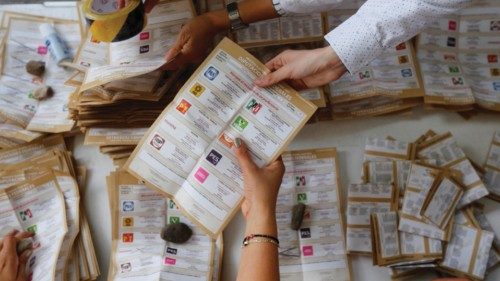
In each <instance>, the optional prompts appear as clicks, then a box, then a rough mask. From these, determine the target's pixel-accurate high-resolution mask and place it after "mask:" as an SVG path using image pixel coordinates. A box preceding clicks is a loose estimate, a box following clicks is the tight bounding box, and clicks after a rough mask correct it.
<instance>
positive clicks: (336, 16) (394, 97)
mask: <svg viewBox="0 0 500 281" xmlns="http://www.w3.org/2000/svg"><path fill="white" fill-rule="evenodd" d="M355 12H356V10H349V9H340V10H335V11H330V12H328V17H327V24H328V27H329V28H328V30H332V29H334V28H336V27H337V26H339V25H340V24H342V23H343V22H344V21H345V20H347V19H348V18H349V17H350V16H351V15H353V14H354V13H355ZM423 95H424V90H423V85H422V81H421V77H420V72H419V69H418V64H417V61H416V55H415V49H414V47H413V44H412V42H411V41H406V42H402V43H400V44H399V45H397V46H396V47H395V48H392V49H388V50H386V51H385V52H383V53H382V54H381V55H380V56H378V57H377V58H376V59H375V60H374V61H372V62H371V63H370V64H369V65H367V66H366V67H364V68H362V69H360V70H359V71H357V72H356V73H350V74H345V75H344V76H342V77H341V78H340V79H338V80H336V81H334V82H331V83H330V84H329V96H328V98H329V101H330V104H331V117H332V119H334V120H339V119H349V118H356V117H367V116H377V115H386V114H390V113H399V112H407V111H408V110H411V108H413V107H415V106H417V105H419V104H421V103H422V102H421V100H422V97H423Z"/></svg>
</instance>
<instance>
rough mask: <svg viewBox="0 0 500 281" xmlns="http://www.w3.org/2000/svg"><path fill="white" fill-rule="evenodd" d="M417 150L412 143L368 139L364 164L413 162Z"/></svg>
mask: <svg viewBox="0 0 500 281" xmlns="http://www.w3.org/2000/svg"><path fill="white" fill-rule="evenodd" d="M414 158H415V148H414V146H413V144H412V143H410V142H405V141H398V140H393V139H387V138H386V139H382V138H373V137H371V138H367V139H366V142H365V152H364V159H363V160H364V162H366V161H384V160H385V161H387V160H412V159H414Z"/></svg>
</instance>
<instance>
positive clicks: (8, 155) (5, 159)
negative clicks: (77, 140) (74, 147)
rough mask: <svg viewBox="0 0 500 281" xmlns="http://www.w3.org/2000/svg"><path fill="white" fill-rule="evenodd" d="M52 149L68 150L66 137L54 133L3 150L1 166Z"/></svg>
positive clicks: (0, 154) (1, 152)
mask: <svg viewBox="0 0 500 281" xmlns="http://www.w3.org/2000/svg"><path fill="white" fill-rule="evenodd" d="M52 149H61V150H66V145H65V143H64V138H63V137H62V136H61V135H52V136H48V137H45V138H41V139H38V140H35V141H33V142H30V143H26V144H22V145H19V146H16V147H13V148H11V149H3V150H1V151H0V167H4V166H5V165H8V164H14V163H19V162H22V161H25V160H28V159H30V158H33V157H36V156H40V155H42V154H44V153H46V152H48V151H50V150H52Z"/></svg>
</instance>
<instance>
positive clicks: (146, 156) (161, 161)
mask: <svg viewBox="0 0 500 281" xmlns="http://www.w3.org/2000/svg"><path fill="white" fill-rule="evenodd" d="M266 72H268V70H267V69H266V68H265V67H264V65H262V64H261V63H260V62H259V61H258V60H257V59H255V58H254V57H252V56H251V55H250V54H249V53H248V52H246V51H244V50H243V49H242V48H241V47H239V46H238V45H236V44H235V43H233V42H232V41H231V40H229V39H224V40H222V42H221V43H220V44H219V45H218V46H217V47H216V48H215V50H214V51H213V52H212V53H211V54H210V55H209V56H208V58H207V59H206V60H205V61H204V62H203V63H202V64H201V66H200V67H199V68H198V69H197V70H196V71H195V72H194V74H193V75H192V76H191V78H190V79H189V80H188V81H187V82H186V83H185V84H184V86H183V87H182V88H181V89H180V91H179V92H178V94H177V96H176V97H175V99H174V100H173V102H172V103H171V104H170V105H169V106H168V107H167V108H166V109H165V110H164V111H163V112H162V114H161V115H160V117H159V118H158V119H157V120H156V121H155V123H154V124H153V126H151V128H150V129H149V130H148V132H147V133H146V135H145V136H144V138H143V139H142V140H141V142H140V143H139V145H138V146H137V148H136V149H135V150H134V153H133V154H132V156H131V157H130V158H129V160H128V161H127V163H126V164H125V166H124V168H125V169H126V170H127V171H129V172H130V173H131V174H132V175H134V176H136V177H137V178H139V179H142V180H144V181H145V182H146V183H147V185H148V186H150V187H153V188H156V189H157V190H160V191H161V192H163V193H164V194H166V195H168V196H170V197H171V198H173V199H174V201H175V202H176V203H177V205H178V206H179V208H180V209H181V210H182V211H183V212H184V214H185V215H186V216H187V217H188V218H190V219H191V220H193V221H194V222H196V223H197V224H198V225H199V226H200V227H201V228H202V229H204V230H205V231H206V232H207V233H208V234H209V235H210V236H212V237H217V235H218V234H220V233H221V231H222V230H223V229H224V227H225V225H226V224H227V223H228V222H229V220H230V219H231V218H232V217H233V216H234V214H235V213H236V212H237V210H238V207H239V204H240V203H241V200H242V194H243V182H242V178H241V170H240V168H239V165H238V162H237V160H236V158H235V155H234V148H233V146H234V138H236V137H239V138H242V139H243V140H244V141H245V143H246V144H247V145H248V147H249V150H250V153H251V155H252V158H253V159H254V161H255V162H256V163H257V164H258V165H259V166H263V165H265V164H267V163H270V162H271V161H273V160H274V159H276V158H277V157H278V156H279V155H280V154H281V152H282V151H283V150H284V148H285V147H286V146H287V144H288V143H289V142H290V141H291V140H292V139H293V137H294V136H295V135H296V134H297V133H298V131H299V130H300V129H301V128H302V126H304V124H305V123H306V122H307V120H308V119H309V118H310V117H311V116H312V114H313V113H314V111H315V110H316V106H315V105H313V104H312V103H311V102H309V101H306V100H304V99H303V98H302V97H301V96H300V95H299V94H298V93H297V92H296V91H295V90H293V89H292V88H291V87H289V86H287V85H285V84H278V85H276V86H273V87H269V88H266V89H262V88H258V87H256V86H254V85H253V81H254V79H256V78H257V77H258V76H261V75H262V74H263V73H266ZM208 187H210V188H208ZM214 187H216V188H214Z"/></svg>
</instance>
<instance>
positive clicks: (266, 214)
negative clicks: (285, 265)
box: [237, 210, 279, 281]
mask: <svg viewBox="0 0 500 281" xmlns="http://www.w3.org/2000/svg"><path fill="white" fill-rule="evenodd" d="M251 234H265V235H270V236H274V237H277V234H278V231H277V226H276V214H275V211H274V210H261V211H258V212H254V213H253V214H250V215H249V217H248V219H247V225H246V230H245V236H248V235H251ZM278 266H279V262H278V247H277V246H276V245H274V244H272V243H250V244H249V245H247V246H246V247H244V248H243V249H242V252H241V259H240V268H239V270H238V279H237V280H238V281H247V280H256V275H255V274H256V273H258V274H259V276H258V279H259V280H261V281H276V280H279V267H278Z"/></svg>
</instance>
